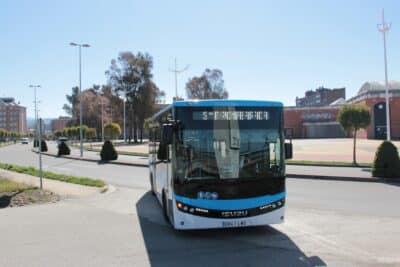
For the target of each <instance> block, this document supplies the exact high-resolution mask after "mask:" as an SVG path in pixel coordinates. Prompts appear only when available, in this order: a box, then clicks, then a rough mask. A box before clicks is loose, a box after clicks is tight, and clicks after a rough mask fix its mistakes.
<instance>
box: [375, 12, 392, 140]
mask: <svg viewBox="0 0 400 267" xmlns="http://www.w3.org/2000/svg"><path fill="white" fill-rule="evenodd" d="M378 30H379V31H380V32H381V33H382V35H383V57H384V63H385V100H386V140H388V141H390V139H391V138H390V103H389V82H388V75H387V56H386V32H388V31H389V30H390V24H387V23H386V22H385V12H384V10H383V9H382V23H381V24H378Z"/></svg>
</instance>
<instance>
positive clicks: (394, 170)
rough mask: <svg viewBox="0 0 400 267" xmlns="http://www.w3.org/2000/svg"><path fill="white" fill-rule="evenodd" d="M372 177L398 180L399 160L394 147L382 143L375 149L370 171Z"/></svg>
mask: <svg viewBox="0 0 400 267" xmlns="http://www.w3.org/2000/svg"><path fill="white" fill-rule="evenodd" d="M372 176H374V177H384V178H400V159H399V153H398V151H397V148H396V146H395V145H393V144H392V143H391V142H389V141H384V142H383V143H382V144H381V145H380V146H379V147H378V149H377V151H376V154H375V159H374V166H373V169H372Z"/></svg>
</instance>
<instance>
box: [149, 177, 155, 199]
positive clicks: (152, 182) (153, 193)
mask: <svg viewBox="0 0 400 267" xmlns="http://www.w3.org/2000/svg"><path fill="white" fill-rule="evenodd" d="M150 186H151V194H152V195H153V196H155V195H156V191H155V188H154V179H153V174H150Z"/></svg>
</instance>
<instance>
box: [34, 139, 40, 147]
mask: <svg viewBox="0 0 400 267" xmlns="http://www.w3.org/2000/svg"><path fill="white" fill-rule="evenodd" d="M33 147H34V148H36V147H39V141H38V140H37V139H35V140H33Z"/></svg>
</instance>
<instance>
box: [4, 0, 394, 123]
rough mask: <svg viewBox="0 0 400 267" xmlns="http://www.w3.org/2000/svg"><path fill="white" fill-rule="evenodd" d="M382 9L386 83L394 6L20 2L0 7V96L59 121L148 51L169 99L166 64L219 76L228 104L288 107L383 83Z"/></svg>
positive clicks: (13, 0) (188, 73) (386, 3)
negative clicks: (117, 61) (119, 60)
mask: <svg viewBox="0 0 400 267" xmlns="http://www.w3.org/2000/svg"><path fill="white" fill-rule="evenodd" d="M382 8H385V14H386V18H387V20H388V21H390V22H391V23H392V29H391V30H390V32H389V35H388V38H387V40H388V45H387V48H388V68H389V79H390V80H398V79H400V77H399V71H400V61H399V60H398V59H399V57H400V50H399V49H396V48H397V47H398V45H399V44H400V17H399V16H398V13H399V8H400V2H398V1H361V0H360V1H350V0H349V1H339V0H336V1H266V0H264V1H244V0H243V1H232V0H230V1H222V0H221V1H216V0H214V1H211V0H210V1H208V0H203V1H161V0H160V1H151V0H149V1H134V0H130V1H128V0H126V1H118V0H114V1H76V0H73V1H72V0H71V1H41V0H35V1H22V0H3V1H1V3H0V34H1V42H0V43H1V49H0V59H1V65H0V78H1V79H0V81H1V85H0V96H1V97H2V96H12V97H15V98H16V99H17V101H20V102H21V104H22V105H25V106H27V107H28V116H30V117H32V116H33V103H32V102H33V92H32V89H31V88H29V87H28V85H29V84H41V85H42V87H43V88H42V89H41V90H40V91H39V92H38V97H39V99H40V101H41V104H40V115H41V116H42V117H57V116H59V115H63V114H64V112H63V110H62V106H63V104H64V103H65V102H66V100H65V95H66V94H69V93H70V92H71V88H72V87H73V86H75V85H77V84H78V53H77V49H76V48H73V47H70V46H69V45H68V44H69V42H71V41H74V42H82V43H89V44H90V45H91V46H92V47H90V48H87V49H84V50H83V80H82V87H83V88H87V87H89V86H91V85H92V84H104V83H106V82H107V80H106V77H105V75H104V72H105V71H106V70H107V69H108V67H109V66H110V61H111V59H112V58H116V57H117V56H118V53H119V52H120V51H133V52H138V51H142V52H148V53H150V54H151V55H152V56H153V59H154V81H155V82H156V84H157V85H158V86H159V88H160V89H162V90H164V91H165V92H166V93H167V100H170V99H171V98H172V96H173V94H174V76H173V74H172V73H170V72H169V71H168V69H169V68H171V67H173V64H174V57H177V58H178V64H180V66H184V65H186V64H190V68H189V69H188V71H186V72H185V73H183V74H181V75H180V76H179V93H180V95H184V94H185V92H184V84H185V83H186V81H187V80H188V79H189V78H190V77H192V76H195V75H200V74H201V73H202V72H203V71H204V69H205V68H219V69H221V70H222V71H223V73H224V80H225V86H226V88H227V89H228V91H229V93H230V98H232V99H266V100H278V101H282V102H283V103H284V104H285V105H294V100H295V97H296V96H302V95H303V94H304V91H305V90H308V89H315V88H316V87H319V86H322V85H323V86H326V87H342V86H345V87H346V88H347V92H346V93H347V96H348V97H349V96H353V95H354V94H356V92H357V91H358V89H359V88H360V87H361V85H362V83H363V82H365V81H369V80H383V78H384V72H383V48H382V36H381V34H380V33H379V32H378V31H377V23H379V21H380V16H381V9H382Z"/></svg>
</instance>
